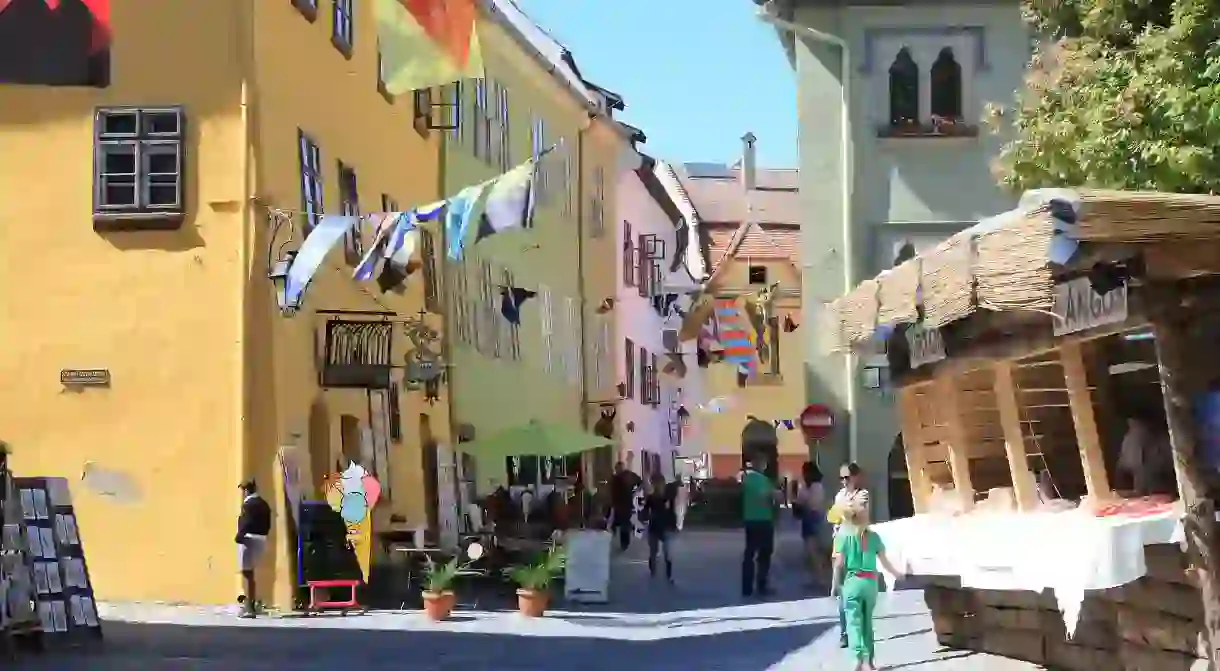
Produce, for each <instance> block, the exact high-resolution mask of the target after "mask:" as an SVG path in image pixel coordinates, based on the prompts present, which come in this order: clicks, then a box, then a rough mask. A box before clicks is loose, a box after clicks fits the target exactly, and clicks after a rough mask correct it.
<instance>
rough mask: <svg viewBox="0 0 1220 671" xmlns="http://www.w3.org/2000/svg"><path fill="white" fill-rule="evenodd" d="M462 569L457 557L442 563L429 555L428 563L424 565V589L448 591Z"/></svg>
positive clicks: (436, 591)
mask: <svg viewBox="0 0 1220 671" xmlns="http://www.w3.org/2000/svg"><path fill="white" fill-rule="evenodd" d="M461 570H462V567H461V564H460V563H459V562H458V559H457V558H454V559H450V560H449V561H447V562H444V563H442V562H438V561H436V560H434V559H432V558H431V557H429V558H428V565H427V566H426V567H424V591H425V592H432V593H434V594H440V593H442V592H448V591H449V590H450V588H452V587H453V581H454V580H455V579H457V575H458V572H459V571H461Z"/></svg>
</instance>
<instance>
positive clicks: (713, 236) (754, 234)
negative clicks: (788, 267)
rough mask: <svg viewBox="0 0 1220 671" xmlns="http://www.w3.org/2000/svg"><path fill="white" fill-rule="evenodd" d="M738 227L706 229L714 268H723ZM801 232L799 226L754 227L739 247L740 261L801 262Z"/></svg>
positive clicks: (725, 225)
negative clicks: (726, 253)
mask: <svg viewBox="0 0 1220 671" xmlns="http://www.w3.org/2000/svg"><path fill="white" fill-rule="evenodd" d="M737 228H738V224H719V223H718V224H711V225H708V226H707V233H708V239H709V247H710V248H711V256H712V268H713V269H714V268H715V267H716V266H719V265H720V262H721V261H722V260H723V259H724V255H725V252H726V251H727V250H728V248H729V246H730V245H731V244H732V241H733V235H734V234H735V233H736V231H737ZM800 242H801V229H800V227H799V226H788V225H779V224H761V225H758V226H751V227H750V228H749V230H747V231H746V233H745V237H744V238H743V239H742V241H741V244H740V245H739V246H738V247H737V258H742V259H744V258H747V257H748V258H753V259H759V260H767V261H772V260H789V261H792V262H794V263H796V262H797V261H798V260H799V259H800Z"/></svg>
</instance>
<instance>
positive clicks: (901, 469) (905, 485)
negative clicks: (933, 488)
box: [886, 433, 915, 520]
mask: <svg viewBox="0 0 1220 671" xmlns="http://www.w3.org/2000/svg"><path fill="white" fill-rule="evenodd" d="M886 470H887V472H888V473H889V488H888V492H887V494H888V495H889V497H888V498H889V512H890V519H891V520H897V519H902V518H904V517H911V516H912V515H914V514H915V502H914V500H912V498H911V477H910V474H909V473H907V456H906V448H904V447H903V444H902V434H901V433H899V434H898V435H897V436H894V444H893V446H892V447H891V448H890V454H889V457H888V459H887V468H886Z"/></svg>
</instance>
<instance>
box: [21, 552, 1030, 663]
mask: <svg viewBox="0 0 1220 671" xmlns="http://www.w3.org/2000/svg"><path fill="white" fill-rule="evenodd" d="M682 541H683V545H682V546H681V548H680V551H679V553H678V555H677V557H676V564H677V573H678V585H677V586H675V587H669V586H667V585H664V584H663V583H661V582H658V583H656V584H651V583H649V578H648V574H647V567H646V566H645V564H644V563H643V561H642V559H643V557H642V555H641V554H640V553H641V552H642V550H643V548H642V547H633V549H632V550H631V552H629V554H628V555H627V556H625V557H620V558H618V559H617V560H616V563H615V565H614V585H615V587H614V592H613V594H612V599H613V602H612V603H611V604H608V605H604V606H598V607H580V608H575V609H574V608H570V607H568V606H563V610H557V611H554V612H552V613H550V614H549V615H548V617H546V618H544V619H541V620H535V621H530V620H524V619H522V618H520V617H519V616H517V615H516V614H515V613H512V612H505V611H492V610H469V611H463V612H461V613H460V614H458V615H457V616H456V617H455V618H454V620H453V621H451V622H446V623H442V624H432V623H429V622H427V621H426V620H425V619H424V618H423V617H422V616H420V615H418V614H415V613H395V612H388V613H376V614H372V615H367V616H352V617H348V618H341V617H318V618H311V619H309V620H301V619H289V618H283V619H276V618H266V619H261V620H258V621H255V622H246V621H239V620H235V619H234V618H232V617H231V615H230V614H229V613H227V612H223V611H222V610H221V609H205V608H183V607H167V606H149V605H135V604H122V605H117V604H111V605H108V606H107V608H106V610H105V612H104V613H103V614H104V615H105V617H106V642H105V644H104V646H103V648H102V649H101V651H100V652H95V653H93V654H92V656H90V657H89V659H88V660H87V661H84V660H83V659H82V658H81V657H74V656H73V655H69V654H65V653H62V652H59V653H53V654H48V655H44V656H40V657H34V656H28V657H25V658H23V662H22V663H21V664H19V665H18V668H19V669H22V670H23V671H25V670H27V669H28V670H29V671H68V670H69V669H73V670H74V669H81V668H85V669H88V671H119V670H129V669H166V670H183V671H186V670H192V669H198V670H201V671H221V670H223V671H262V670H264V669H265V670H268V671H270V670H272V669H275V670H277V671H278V670H280V669H297V670H301V671H323V670H326V669H337V668H340V667H342V668H344V669H345V671H358V670H359V671H364V670H369V671H379V670H383V669H384V670H386V671H389V670H391V669H393V670H395V671H450V670H453V671H457V670H459V669H460V670H462V671H474V670H481V669H497V670H502V671H550V670H552V669H561V668H562V669H580V671H585V670H586V669H587V670H589V671H610V669H615V670H618V669H622V668H628V669H632V670H633V671H654V670H655V671H661V670H663V669H664V670H671V669H681V670H684V671H685V670H691V669H698V670H700V671H716V670H719V669H724V670H726V671H727V670H730V669H731V670H732V671H798V670H799V671H820V670H825V671H831V670H837V669H850V668H851V664H850V663H849V662H848V661H847V659H846V655H845V654H844V653H843V651H841V650H839V649H838V645H837V643H838V634H837V632H836V631H835V621H834V620H835V614H834V606H833V603H832V602H831V601H830V599H827V598H819V597H814V596H813V595H811V594H809V593H808V591H807V590H803V588H802V586H801V585H802V583H803V582H804V580H803V578H802V577H800V576H796V575H794V570H793V568H792V563H793V560H792V559H791V557H792V556H793V555H794V553H795V552H796V549H795V548H796V544H797V542H798V541H797V539H796V538H794V537H791V536H789V535H787V534H785V535H784V536H783V537H782V539H781V551H780V566H779V567H778V569H777V577H778V578H779V580H777V583H776V588H777V592H778V593H777V594H776V596H775V597H774V598H772V599H771V600H768V601H767V602H753V603H746V604H743V603H742V602H741V599H740V597H739V595H738V594H737V591H738V584H737V580H736V576H737V570H738V559H737V551H738V547H739V541H740V539H739V538H738V535H737V534H735V533H727V532H693V533H687V534H685V536H684V537H683V538H682ZM877 625H878V632H879V637H880V639H881V642H880V644H879V647H878V660H877V661H878V663H879V664H880V665H882V667H883V668H889V669H913V670H916V671H965V670H966V669H969V670H970V671H1022V670H1026V669H1032V668H1035V667H1032V666H1030V665H1026V664H1022V663H1017V662H1012V661H1008V660H998V659H993V658H988V657H987V656H985V655H971V654H965V653H960V652H957V653H954V652H947V653H938V652H937V646H936V642H935V640H934V638H933V637H932V635H931V633H930V627H931V622H930V620H929V618H928V615H927V612H926V609H925V608H924V606H923V599H922V596H921V595H920V593H919V592H918V591H914V590H909V591H899V592H895V593H893V594H889V595H886V596H885V597H884V599H883V602H882V607H881V612H880V614H879V619H878V623H877Z"/></svg>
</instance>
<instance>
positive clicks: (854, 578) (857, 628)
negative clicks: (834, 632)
mask: <svg viewBox="0 0 1220 671" xmlns="http://www.w3.org/2000/svg"><path fill="white" fill-rule="evenodd" d="M843 521H844V527H843V529H842V530H841V531H840V532H839V534H838V535H836V536H835V542H834V576H833V582H832V583H831V584H832V587H831V592H830V593H831V596H836V597H838V598H839V600H840V602H841V603H842V604H843V610H844V611H845V612H846V614H847V638H848V644H849V647H850V648H851V652H852V656H853V657H854V658H855V660H856V671H874V670H875V669H876V667H875V666H874V665H873V664H874V661H873V660H874V657H875V655H876V649H875V644H876V639H875V637H874V635H873V614H874V612H875V611H876V609H877V593H878V592H879V591H880V589H879V581H878V575H877V563H878V562H880V563H881V566H882V567H884V568H885V570H887V571H889V572H890V573H891V574H893V575H895V576H898V575H901V572H900V571H898V570H897V569H896V568H895V567H894V565H893V564H892V563H890V560H889V558H888V557H886V555H885V544H884V543H882V542H881V536H880V535H878V534H877V532H875V531H872V530H871V529H869V528H868V526H869V514H868V506H867V505H865V504H861V503H859V502H855V503H851V504H849V505H848V506H847V507H846V508H845V509H844V510H843Z"/></svg>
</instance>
